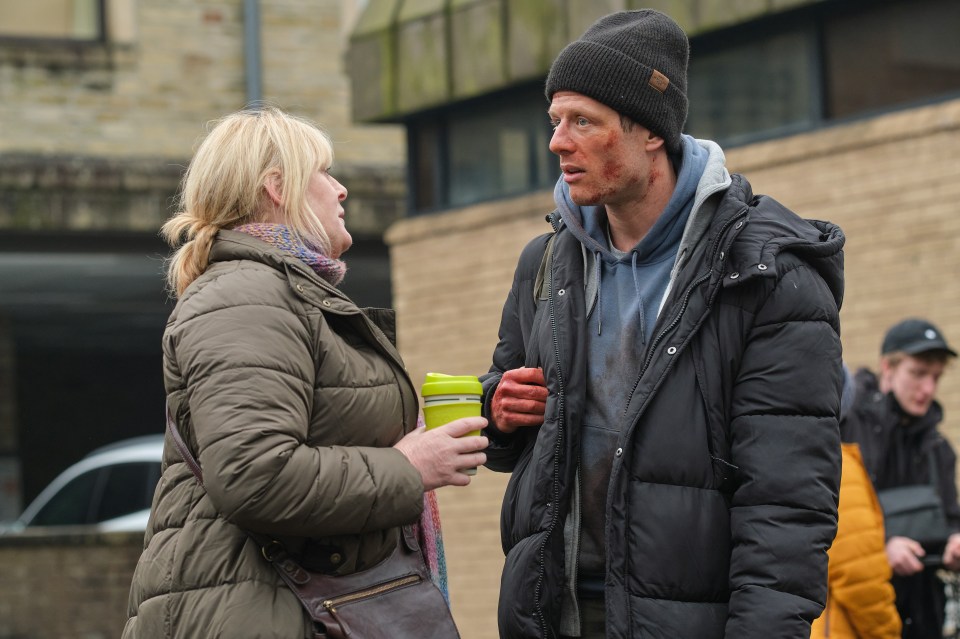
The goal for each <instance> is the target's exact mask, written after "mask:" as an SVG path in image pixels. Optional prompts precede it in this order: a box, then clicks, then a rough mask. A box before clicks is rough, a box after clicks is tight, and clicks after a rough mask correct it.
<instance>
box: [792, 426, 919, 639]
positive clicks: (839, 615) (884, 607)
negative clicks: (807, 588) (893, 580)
mask: <svg viewBox="0 0 960 639" xmlns="http://www.w3.org/2000/svg"><path fill="white" fill-rule="evenodd" d="M841 452H842V454H843V474H842V475H841V478H840V506H839V517H840V519H839V523H838V526H837V537H836V539H835V540H834V542H833V547H831V548H830V553H829V557H830V570H829V582H828V585H829V592H828V593H827V607H826V608H825V609H824V611H823V614H822V615H820V618H819V619H817V620H816V621H814V623H813V630H812V633H811V634H810V637H811V639H820V638H821V637H822V638H824V639H827V638H828V639H868V638H869V639H899V637H900V616H899V615H898V614H897V608H896V605H895V604H894V592H893V586H892V585H891V584H890V576H891V571H890V565H889V564H888V563H887V553H886V545H885V541H884V534H883V511H882V510H880V502H878V501H877V496H876V493H874V491H873V486H872V485H871V484H870V477H869V476H867V471H866V469H865V468H864V467H863V459H862V458H861V456H860V448H859V447H858V446H857V445H856V444H842V445H841Z"/></svg>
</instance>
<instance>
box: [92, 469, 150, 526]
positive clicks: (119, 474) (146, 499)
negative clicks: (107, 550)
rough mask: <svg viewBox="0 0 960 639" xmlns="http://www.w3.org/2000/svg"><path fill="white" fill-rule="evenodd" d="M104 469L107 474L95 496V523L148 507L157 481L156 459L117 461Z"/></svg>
mask: <svg viewBox="0 0 960 639" xmlns="http://www.w3.org/2000/svg"><path fill="white" fill-rule="evenodd" d="M104 471H105V472H107V473H108V475H107V477H106V481H105V482H104V483H103V491H102V492H101V493H100V494H99V495H98V497H97V501H98V503H97V505H96V514H95V516H94V518H93V522H94V523H96V522H101V521H106V520H108V519H113V518H114V517H120V516H122V515H129V514H130V513H134V512H137V511H138V510H146V509H148V508H150V504H151V502H152V501H153V491H154V489H155V488H156V486H157V482H158V481H160V463H159V462H133V463H129V464H117V465H115V466H110V467H109V468H105V469H104Z"/></svg>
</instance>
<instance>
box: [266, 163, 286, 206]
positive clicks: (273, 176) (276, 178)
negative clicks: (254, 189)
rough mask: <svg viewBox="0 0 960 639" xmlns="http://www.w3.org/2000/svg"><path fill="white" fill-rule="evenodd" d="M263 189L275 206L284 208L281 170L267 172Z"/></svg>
mask: <svg viewBox="0 0 960 639" xmlns="http://www.w3.org/2000/svg"><path fill="white" fill-rule="evenodd" d="M263 189H264V190H265V191H266V192H267V197H268V198H270V202H272V203H273V206H274V207H277V208H283V180H281V179H280V172H279V171H271V172H270V173H269V174H267V177H266V178H265V179H264V180H263Z"/></svg>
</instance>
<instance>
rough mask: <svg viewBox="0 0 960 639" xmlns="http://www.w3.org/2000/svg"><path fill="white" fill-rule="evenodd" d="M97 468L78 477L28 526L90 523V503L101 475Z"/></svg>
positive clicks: (38, 513) (49, 502) (41, 510)
mask: <svg viewBox="0 0 960 639" xmlns="http://www.w3.org/2000/svg"><path fill="white" fill-rule="evenodd" d="M101 470H102V469H99V468H95V469H93V470H88V471H87V472H85V473H83V474H82V475H78V476H77V477H75V478H74V479H73V480H72V481H70V482H69V483H67V484H66V485H65V486H64V487H63V488H62V489H60V490H59V491H57V493H56V494H55V495H54V496H53V497H51V498H50V501H48V502H47V503H46V504H45V505H44V506H43V508H41V509H40V511H39V512H37V514H36V516H35V517H34V518H33V519H32V520H31V521H28V522H26V523H27V525H28V526H74V525H79V524H86V523H87V522H88V521H89V514H90V502H91V499H92V496H93V494H94V492H95V491H96V488H97V481H98V479H99V473H100V471H101Z"/></svg>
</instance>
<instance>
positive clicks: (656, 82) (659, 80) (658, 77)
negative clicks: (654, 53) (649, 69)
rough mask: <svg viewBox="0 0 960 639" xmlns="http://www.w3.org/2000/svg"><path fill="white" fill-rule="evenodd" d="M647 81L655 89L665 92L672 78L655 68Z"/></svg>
mask: <svg viewBox="0 0 960 639" xmlns="http://www.w3.org/2000/svg"><path fill="white" fill-rule="evenodd" d="M647 83H648V84H649V85H650V87H651V88H652V89H655V90H657V91H659V92H660V93H663V92H664V91H666V90H667V87H669V86H670V79H669V78H668V77H667V76H665V75H663V74H662V73H660V72H659V71H657V70H656V69H654V70H653V73H651V74H650V79H649V80H648V81H647Z"/></svg>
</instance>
